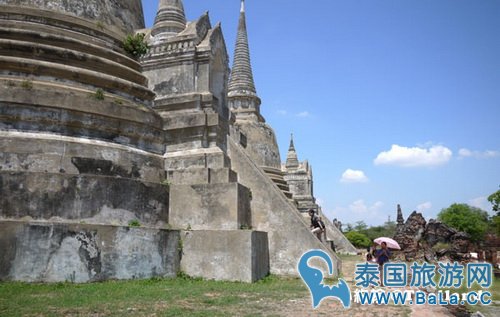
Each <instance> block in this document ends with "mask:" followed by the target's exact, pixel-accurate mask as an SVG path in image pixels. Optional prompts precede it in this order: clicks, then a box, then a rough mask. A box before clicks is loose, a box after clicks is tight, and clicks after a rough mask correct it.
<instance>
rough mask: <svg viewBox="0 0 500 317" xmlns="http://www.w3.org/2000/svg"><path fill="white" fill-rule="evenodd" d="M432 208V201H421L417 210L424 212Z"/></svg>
mask: <svg viewBox="0 0 500 317" xmlns="http://www.w3.org/2000/svg"><path fill="white" fill-rule="evenodd" d="M431 208H432V203H431V202H430V201H428V202H425V203H421V204H420V205H418V206H417V208H416V209H417V211H418V212H424V211H426V210H429V209H431Z"/></svg>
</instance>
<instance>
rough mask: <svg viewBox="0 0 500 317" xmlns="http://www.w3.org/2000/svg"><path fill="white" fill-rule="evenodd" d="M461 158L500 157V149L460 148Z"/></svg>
mask: <svg viewBox="0 0 500 317" xmlns="http://www.w3.org/2000/svg"><path fill="white" fill-rule="evenodd" d="M458 155H459V158H467V157H473V158H476V159H488V158H495V157H500V151H491V150H488V151H482V152H481V151H471V150H469V149H465V148H464V149H460V150H459V151H458Z"/></svg>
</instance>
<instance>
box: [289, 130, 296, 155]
mask: <svg viewBox="0 0 500 317" xmlns="http://www.w3.org/2000/svg"><path fill="white" fill-rule="evenodd" d="M288 151H295V146H294V144H293V133H291V134H290V147H289V148H288Z"/></svg>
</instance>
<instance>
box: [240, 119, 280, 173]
mask: <svg viewBox="0 0 500 317" xmlns="http://www.w3.org/2000/svg"><path fill="white" fill-rule="evenodd" d="M235 127H236V128H237V130H235V131H231V132H232V133H239V132H242V133H243V134H244V135H245V137H246V147H245V152H246V153H247V154H248V156H250V158H251V159H252V160H253V161H254V162H255V164H257V166H261V167H264V166H265V167H272V168H276V169H278V170H279V169H281V159H280V152H279V148H278V143H277V142H276V136H275V135H274V131H273V129H272V128H271V127H270V126H269V125H268V124H267V123H265V122H253V121H237V122H236V123H235ZM238 130H239V131H238Z"/></svg>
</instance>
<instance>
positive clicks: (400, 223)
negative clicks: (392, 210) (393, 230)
mask: <svg viewBox="0 0 500 317" xmlns="http://www.w3.org/2000/svg"><path fill="white" fill-rule="evenodd" d="M397 222H398V226H403V225H404V222H405V219H404V218H403V211H402V210H401V206H400V205H399V204H398V216H397Z"/></svg>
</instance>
